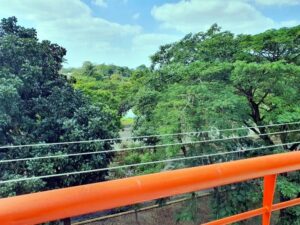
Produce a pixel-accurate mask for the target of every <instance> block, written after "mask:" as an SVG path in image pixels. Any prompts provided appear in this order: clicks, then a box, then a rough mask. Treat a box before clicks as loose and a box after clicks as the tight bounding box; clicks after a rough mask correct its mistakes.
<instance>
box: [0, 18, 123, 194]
mask: <svg viewBox="0 0 300 225" xmlns="http://www.w3.org/2000/svg"><path fill="white" fill-rule="evenodd" d="M0 49H1V51H0V102H1V103H0V144H1V145H23V144H30V143H52V142H63V141H75V140H89V139H101V138H112V137H116V136H117V130H118V122H117V121H115V120H114V118H113V117H112V115H111V114H110V113H109V112H108V110H106V109H105V107H103V105H102V104H101V103H99V104H97V105H93V104H90V102H89V101H87V100H86V99H85V98H84V96H83V95H82V94H81V93H79V92H78V91H75V90H74V89H73V87H72V85H71V84H70V83H69V81H68V79H67V77H65V76H63V75H61V74H60V73H59V71H60V69H61V67H62V62H63V60H64V58H63V57H64V55H65V54H66V50H65V49H64V48H62V47H60V46H59V45H57V44H53V43H51V42H50V41H41V42H40V41H39V40H38V38H37V34H36V31H35V30H34V29H26V28H24V27H21V26H19V25H18V24H17V19H16V18H15V17H11V18H7V19H2V21H1V23H0ZM110 148H111V146H110V144H109V143H92V144H73V145H59V146H48V147H26V148H25V147H24V148H16V149H1V150H0V158H1V159H2V160H5V159H16V158H26V157H35V156H43V155H54V154H62V153H73V152H86V151H101V150H105V149H110ZM111 158H112V155H111V154H97V155H86V156H78V157H67V158H56V159H44V160H33V161H20V162H17V163H1V164H0V179H1V180H10V179H16V178H24V177H25V178H26V177H32V176H39V175H47V174H56V173H65V172H72V171H81V170H89V169H94V168H99V167H106V166H107V165H108V163H109V162H110V160H111ZM105 175H106V173H105V172H104V173H91V174H84V175H78V176H75V175H74V176H68V177H56V178H50V179H40V180H32V181H28V182H17V183H9V184H7V185H1V187H0V196H1V197H5V196H9V195H15V194H22V193H27V192H34V191H39V190H45V189H53V188H57V187H65V186H71V185H77V184H84V183H89V182H96V181H101V180H103V179H104V178H105Z"/></svg>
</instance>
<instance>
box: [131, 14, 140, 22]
mask: <svg viewBox="0 0 300 225" xmlns="http://www.w3.org/2000/svg"><path fill="white" fill-rule="evenodd" d="M138 18H140V14H139V13H135V14H133V15H132V19H134V20H137V19H138Z"/></svg>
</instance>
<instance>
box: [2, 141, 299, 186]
mask: <svg viewBox="0 0 300 225" xmlns="http://www.w3.org/2000/svg"><path fill="white" fill-rule="evenodd" d="M298 143H299V142H290V143H283V144H276V145H269V146H261V147H255V148H249V149H241V150H237V151H228V152H219V153H212V154H206V155H197V156H188V157H180V158H170V159H164V160H157V161H151V162H144V163H135V164H129V165H121V166H114V167H106V168H98V169H92V170H84V171H75V172H68V173H59V174H50V175H42V176H33V177H25V178H17V179H10V180H2V181H0V184H7V183H15V182H22V181H30V180H37V179H46V178H53V177H61V176H70V175H79V174H86V173H95V172H101V171H109V170H116V169H124V168H130V167H138V166H145V165H153V164H158V163H167V162H176V161H182V160H190V159H200V158H208V157H212V156H221V155H227V154H234V153H241V152H250V151H256V150H260V149H268V148H275V147H281V146H285V145H293V144H298Z"/></svg>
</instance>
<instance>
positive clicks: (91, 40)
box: [0, 0, 142, 66]
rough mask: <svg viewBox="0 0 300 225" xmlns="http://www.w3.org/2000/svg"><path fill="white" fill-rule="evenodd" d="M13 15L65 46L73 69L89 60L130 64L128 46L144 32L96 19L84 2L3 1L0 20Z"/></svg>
mask: <svg viewBox="0 0 300 225" xmlns="http://www.w3.org/2000/svg"><path fill="white" fill-rule="evenodd" d="M12 15H14V16H16V17H17V18H18V19H19V21H20V22H21V24H22V25H25V26H27V27H28V26H33V27H35V28H36V29H37V31H38V36H39V38H40V39H48V40H50V41H52V42H55V43H58V44H60V45H62V46H63V47H65V48H66V49H67V51H68V53H67V56H66V58H67V60H68V62H69V65H71V66H79V65H81V63H82V62H83V61H85V60H91V61H93V62H98V63H103V62H105V63H119V64H121V65H126V64H127V63H126V60H127V58H128V56H127V57H126V54H125V53H126V52H127V51H128V46H130V45H131V40H132V38H133V37H134V36H136V35H138V34H140V33H141V31H142V28H141V27H140V26H136V25H129V24H119V23H114V22H111V21H108V20H105V19H103V18H100V17H95V16H93V15H92V11H91V9H90V8H89V7H88V5H86V4H84V3H83V2H81V1H80V0H51V1H41V0H1V11H0V17H1V18H3V17H8V16H12ZM129 48H130V47H129ZM129 66H135V65H133V64H132V65H129Z"/></svg>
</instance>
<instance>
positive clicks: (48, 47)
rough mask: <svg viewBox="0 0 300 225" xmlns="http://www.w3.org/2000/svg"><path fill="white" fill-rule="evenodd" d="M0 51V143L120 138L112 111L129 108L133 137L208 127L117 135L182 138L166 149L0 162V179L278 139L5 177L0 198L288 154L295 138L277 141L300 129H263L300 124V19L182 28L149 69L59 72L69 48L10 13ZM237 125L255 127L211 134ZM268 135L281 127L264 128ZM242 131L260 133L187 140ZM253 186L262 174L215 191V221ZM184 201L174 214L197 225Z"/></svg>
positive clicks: (25, 152)
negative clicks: (242, 28) (291, 23)
mask: <svg viewBox="0 0 300 225" xmlns="http://www.w3.org/2000/svg"><path fill="white" fill-rule="evenodd" d="M0 49H1V51H0V101H1V105H0V144H1V145H18V144H27V143H43V142H61V141H72V140H88V139H98V138H112V137H117V136H118V131H120V130H122V126H121V123H120V119H121V118H122V117H123V116H124V115H125V113H126V112H127V111H128V110H130V109H131V110H133V112H134V114H135V115H136V118H135V119H134V124H133V126H132V129H133V131H132V135H153V134H166V133H184V132H188V131H197V130H206V129H211V128H215V129H213V130H211V131H212V132H210V133H202V134H200V135H198V136H186V135H174V136H165V137H152V138H143V139H140V140H139V141H138V142H130V143H127V142H126V143H122V145H123V147H128V146H129V147H132V146H141V145H156V144H168V143H179V145H176V146H168V147H165V148H159V147H153V148H150V150H149V149H147V150H146V149H145V150H143V149H142V150H141V151H134V150H132V151H126V153H124V154H115V155H112V154H101V155H100V154H99V155H89V156H80V157H71V158H63V159H55V160H53V159H47V160H43V161H29V162H18V163H16V164H14V165H12V164H0V171H1V173H0V178H1V180H8V179H14V178H19V177H30V176H38V175H42V174H52V173H53V174H54V173H60V172H68V171H76V170H88V169H93V168H99V167H106V166H114V165H116V164H120V163H123V164H134V163H141V162H149V161H154V160H161V159H166V158H172V157H178V156H180V157H189V156H196V155H201V154H207V153H215V152H226V151H235V150H239V149H245V148H251V147H261V146H266V145H273V144H277V143H281V144H283V145H282V147H277V148H275V147H274V148H269V149H266V150H264V151H256V152H248V153H243V154H242V155H237V154H231V155H228V156H224V157H208V158H207V159H204V160H203V159H202V160H200V159H194V160H185V161H181V162H179V161H178V162H177V161H176V162H172V163H168V164H163V163H158V164H155V165H145V166H140V167H135V168H129V169H120V170H116V171H112V172H110V173H101V174H100V175H99V174H87V175H80V176H70V177H68V178H55V179H39V180H34V181H30V182H29V181H28V182H22V183H13V184H12V185H4V186H1V187H0V195H1V196H8V195H15V194H22V193H26V192H32V191H39V190H45V189H52V188H56V187H63V186H71V185H76V184H83V183H89V182H96V181H102V180H104V179H105V178H108V179H114V178H119V177H123V176H129V175H132V174H134V175H135V174H146V173H151V172H159V171H161V170H168V169H175V168H182V167H188V166H196V165H205V164H210V163H215V162H221V161H228V160H234V159H240V158H245V157H252V156H258V155H264V154H271V153H277V152H283V151H293V150H296V149H298V147H299V145H300V143H299V144H298V143H296V144H292V145H290V144H286V145H285V144H284V143H290V142H297V141H298V140H299V138H300V135H299V133H297V132H291V133H284V132H285V131H286V130H292V129H297V127H298V126H297V125H285V126H277V127H268V128H267V127H264V126H265V125H269V124H277V123H288V122H294V121H300V106H299V105H300V104H299V103H300V26H296V27H291V28H280V29H277V30H275V29H272V30H267V31H265V32H263V33H260V34H256V35H245V34H241V35H235V34H233V33H231V32H229V31H223V30H222V29H221V28H220V27H219V26H218V25H216V24H214V25H212V26H211V28H210V29H208V30H207V31H205V32H199V33H195V34H192V33H191V34H187V35H186V36H185V37H184V38H182V39H181V40H179V41H177V42H174V43H170V44H167V45H163V46H161V47H159V49H158V51H157V52H156V53H154V54H153V55H152V56H151V62H152V63H151V66H149V67H147V66H144V65H142V66H140V67H138V68H135V69H129V68H127V67H119V66H115V65H105V64H93V63H91V62H89V61H87V62H84V63H83V65H82V67H80V68H69V69H66V68H63V69H62V62H63V60H64V59H63V57H64V55H65V54H66V50H65V49H64V48H62V47H60V46H58V45H56V44H53V43H51V42H49V41H39V40H38V39H37V36H36V31H35V30H34V29H27V28H23V27H20V26H18V25H17V20H16V18H13V17H12V18H8V19H3V20H2V22H1V24H0ZM242 126H244V127H249V129H251V132H249V130H247V129H245V130H241V131H239V132H235V133H232V132H220V131H219V129H223V128H232V127H242ZM272 132H281V133H280V134H277V135H270V134H269V133H272ZM249 133H250V134H256V135H257V136H256V137H255V138H251V137H247V138H242V139H232V140H230V141H224V142H218V143H215V142H208V143H203V144H201V145H200V144H194V145H191V144H190V145H186V144H183V143H185V142H187V141H199V140H208V139H212V138H228V137H233V136H236V135H247V134H249ZM181 143H182V144H181ZM110 148H112V146H111V145H110V144H108V143H106V144H103V143H93V144H88V145H83V144H80V145H68V146H59V147H57V146H56V147H51V148H43V147H37V148H22V149H16V150H7V149H1V150H0V157H1V159H12V158H23V157H34V156H40V155H47V154H57V153H72V152H85V151H96V150H97V151H99V150H105V149H110ZM2 171H3V172H2ZM230 190H235V191H234V192H232V191H230ZM277 191H278V196H279V198H280V200H281V201H284V200H288V199H291V198H294V197H297V196H299V194H300V173H299V172H295V173H289V174H284V175H282V176H280V177H279V178H278V189H277ZM260 192H261V183H260V182H259V181H258V182H244V183H242V184H234V185H230V186H226V187H220V188H215V189H214V190H213V200H212V202H211V203H210V208H212V210H213V213H214V217H215V218H220V217H224V216H228V215H232V214H235V213H238V212H242V211H246V210H249V209H252V208H253V207H256V206H257V205H259V204H260V202H261V199H260V197H261V195H260ZM192 196H194V195H193V194H192ZM162 201H164V200H162ZM191 207H194V204H189V205H187V207H186V208H185V209H183V210H182V213H179V214H178V215H177V217H176V218H177V221H180V220H194V221H195V222H197V218H196V216H195V215H194V211H195V210H192V209H191ZM299 213H300V208H299V207H293V208H289V209H286V210H281V212H280V217H279V220H278V221H277V223H278V224H280V225H285V224H286V225H288V224H294V225H296V224H299V218H298V215H299Z"/></svg>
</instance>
